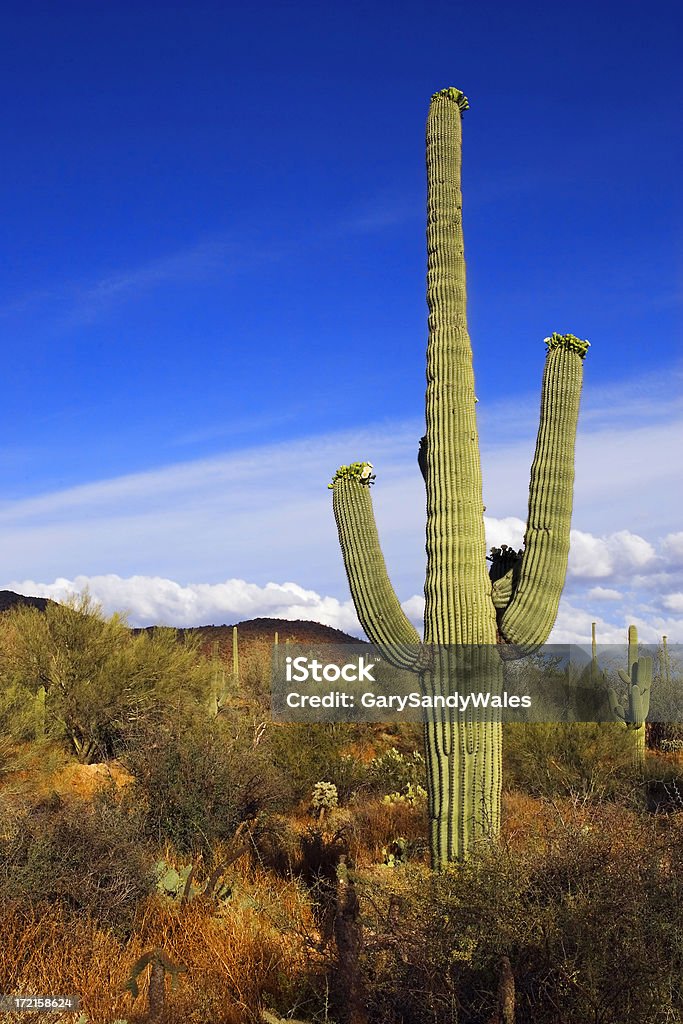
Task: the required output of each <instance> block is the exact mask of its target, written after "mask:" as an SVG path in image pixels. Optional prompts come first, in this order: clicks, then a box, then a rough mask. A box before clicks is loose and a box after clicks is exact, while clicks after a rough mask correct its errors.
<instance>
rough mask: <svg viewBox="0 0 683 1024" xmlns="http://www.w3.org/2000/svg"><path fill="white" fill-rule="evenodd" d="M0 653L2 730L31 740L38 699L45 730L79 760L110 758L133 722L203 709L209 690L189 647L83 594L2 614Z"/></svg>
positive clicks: (207, 673)
mask: <svg viewBox="0 0 683 1024" xmlns="http://www.w3.org/2000/svg"><path fill="white" fill-rule="evenodd" d="M0 652H1V654H2V658H1V659H0V728H2V729H3V731H5V732H7V733H10V734H12V735H14V736H15V737H17V738H20V739H27V738H30V737H31V736H32V735H34V733H35V729H36V717H37V716H36V701H38V704H39V706H40V707H41V716H40V723H41V726H42V725H43V723H44V729H45V731H46V733H47V734H48V735H49V736H51V737H52V738H55V739H64V740H66V742H67V743H68V744H69V746H70V747H71V749H72V751H73V752H74V753H75V754H76V756H77V757H78V759H79V760H80V761H82V762H84V763H91V762H93V761H95V760H97V759H101V758H106V757H111V756H114V755H115V754H116V753H117V752H118V751H119V750H120V748H121V746H122V744H123V742H124V740H125V737H126V735H128V734H129V733H130V732H131V731H132V730H134V729H135V728H136V726H137V724H138V723H139V722H140V721H141V720H145V721H154V720H155V718H158V717H159V716H160V715H161V713H162V712H163V711H164V710H165V709H167V708H169V707H170V708H174V707H176V708H178V709H180V708H181V707H182V706H183V705H187V704H194V703H204V704H206V702H207V700H208V695H209V691H210V685H211V668H210V665H209V663H208V661H207V660H206V659H204V658H202V657H201V656H200V654H199V652H198V649H197V646H196V644H193V643H192V642H186V643H183V644H180V643H178V640H177V635H176V632H175V631H174V630H170V629H155V630H153V631H150V632H147V631H142V632H138V633H134V632H132V631H131V630H130V629H129V628H128V627H127V625H126V623H125V620H124V619H123V618H122V617H121V616H120V615H112V616H110V617H107V616H105V615H104V614H103V612H102V609H101V608H100V607H99V606H98V605H97V604H96V603H95V602H93V600H92V599H91V598H90V596H89V595H88V594H85V595H83V596H81V597H77V598H74V599H72V600H70V601H67V602H66V603H64V604H56V603H55V604H50V605H48V607H47V609H46V610H45V612H41V611H38V610H37V609H35V608H31V607H26V606H20V607H18V608H16V609H13V610H12V611H10V612H8V613H7V614H6V615H4V616H2V618H1V619H0ZM43 691H44V692H43ZM43 701H44V711H43V710H42V703H43Z"/></svg>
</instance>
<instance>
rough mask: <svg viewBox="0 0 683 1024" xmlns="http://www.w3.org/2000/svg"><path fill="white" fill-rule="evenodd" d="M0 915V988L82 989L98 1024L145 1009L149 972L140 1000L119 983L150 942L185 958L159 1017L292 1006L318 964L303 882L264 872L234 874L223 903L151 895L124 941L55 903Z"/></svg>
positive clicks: (232, 1015)
mask: <svg viewBox="0 0 683 1024" xmlns="http://www.w3.org/2000/svg"><path fill="white" fill-rule="evenodd" d="M3 918H4V920H3V944H2V946H1V947H0V978H2V985H3V991H8V992H14V993H38V992H41V993H60V994H69V993H77V994H78V995H80V997H81V1005H82V1008H83V1010H84V1012H85V1013H87V1015H88V1017H89V1018H90V1020H91V1021H92V1022H93V1024H109V1022H111V1021H112V1020H114V1019H115V1018H117V1017H119V1018H125V1019H128V1020H130V1021H133V1020H139V1019H143V1018H144V1012H145V1008H146V999H147V979H146V978H145V979H144V980H143V979H142V978H141V979H140V982H141V984H140V995H139V997H138V999H137V1000H136V1001H135V1003H132V999H131V996H130V994H129V993H126V992H122V991H121V986H122V985H123V984H124V983H125V981H126V980H127V978H128V976H129V975H130V970H131V968H132V966H133V964H134V963H135V962H136V961H137V960H138V959H139V957H140V956H141V955H142V954H143V953H144V952H146V951H147V950H149V949H153V948H158V947H161V948H162V949H164V950H165V952H166V953H167V955H168V956H169V957H170V959H171V960H172V961H173V962H175V963H177V964H183V965H184V966H185V967H186V968H187V970H186V972H184V973H183V974H182V975H181V976H180V977H181V981H180V984H179V987H178V989H177V991H173V992H171V991H169V992H168V994H167V1008H166V1011H165V1014H164V1017H163V1018H160V1020H166V1021H181V1020H182V1021H187V1022H190V1024H192V1022H194V1024H208V1022H209V1021H210V1022H211V1024H239V1022H243V1021H244V1022H250V1021H252V1020H254V1019H257V1018H255V1017H254V1012H255V1010H256V1009H257V1008H258V1007H259V1006H261V1005H272V1006H276V1007H277V1008H281V1009H288V1008H294V1007H296V1006H297V1004H298V1003H300V1002H301V1001H302V1000H303V1001H305V1000H306V999H307V998H310V996H311V993H312V991H313V989H314V987H315V983H316V979H317V976H318V975H319V973H320V970H321V963H320V959H319V958H316V956H315V955H314V954H312V952H311V948H310V945H311V944H309V936H310V935H311V934H312V932H313V927H314V926H313V922H312V917H311V912H310V906H309V902H308V899H307V897H306V896H305V894H304V892H303V890H302V888H301V887H300V886H299V885H298V884H296V883H293V882H290V883H283V882H278V881H276V880H274V879H273V878H272V876H266V875H265V873H262V872H257V873H255V874H254V873H252V875H251V877H248V876H247V875H246V874H244V875H243V876H242V877H241V878H237V879H236V880H235V885H234V891H233V895H232V898H231V900H230V901H228V902H227V903H225V904H222V905H221V906H220V907H218V906H217V905H216V904H215V903H214V902H212V901H202V900H195V901H193V902H192V903H191V904H189V905H187V906H185V907H176V906H172V905H165V904H162V903H161V902H159V901H158V900H157V899H150V900H148V901H146V902H145V903H144V904H143V905H142V906H141V908H140V912H139V914H138V917H137V919H136V922H135V926H134V929H133V933H132V935H131V937H130V938H129V940H128V941H127V942H126V943H123V942H120V941H117V939H116V938H115V937H114V936H113V935H112V934H111V933H110V932H105V931H100V930H98V928H97V927H96V926H95V925H94V924H93V923H92V922H91V921H87V920H82V919H74V918H73V917H70V916H68V915H67V914H66V912H65V911H63V910H62V909H60V908H58V907H44V908H33V909H26V908H23V907H22V908H20V907H18V906H11V907H6V908H4V912H3ZM167 988H168V986H167ZM57 1019H58V1018H56V1017H54V1016H51V1020H52V1021H56V1020H57Z"/></svg>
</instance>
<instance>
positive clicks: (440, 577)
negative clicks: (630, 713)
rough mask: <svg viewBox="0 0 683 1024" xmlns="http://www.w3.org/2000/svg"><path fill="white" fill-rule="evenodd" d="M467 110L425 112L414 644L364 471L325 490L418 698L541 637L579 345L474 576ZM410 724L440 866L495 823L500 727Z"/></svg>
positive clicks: (480, 542)
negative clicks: (419, 610)
mask: <svg viewBox="0 0 683 1024" xmlns="http://www.w3.org/2000/svg"><path fill="white" fill-rule="evenodd" d="M468 107H469V103H468V101H467V98H466V97H465V95H464V94H463V93H462V92H461V91H460V90H459V89H453V88H449V89H442V90H441V91H440V92H437V93H435V94H434V95H433V96H432V100H431V103H430V108H429V115H428V118H427V139H426V142H427V304H428V307H429V341H428V346H427V394H426V402H425V409H426V424H427V429H426V433H425V436H424V437H423V438H422V441H421V442H420V450H419V454H418V464H419V467H420V471H421V473H422V476H423V478H424V481H425V485H426V490H427V531H426V533H427V544H426V547H427V574H426V580H425V614H424V639H423V640H421V638H420V636H419V635H418V633H417V630H416V629H415V627H414V626H413V624H412V623H411V622H410V621H409V620H408V618H407V616H406V614H405V612H404V611H403V609H402V607H401V603H400V601H399V600H398V597H397V596H396V594H395V592H394V590H393V587H392V586H391V583H390V581H389V576H388V573H387V569H386V565H385V562H384V556H383V554H382V550H381V548H380V544H379V538H378V535H377V527H376V525H375V519H374V513H373V508H372V500H371V496H370V489H369V487H368V486H366V485H367V484H369V483H371V482H372V481H373V480H374V477H375V474H374V472H373V467H372V464H371V463H368V462H357V463H353V464H352V465H351V466H342V467H341V468H340V469H339V470H338V471H337V473H336V474H335V476H334V479H333V481H332V484H331V487H332V493H333V510H334V516H335V520H336V523H337V529H338V532H339V542H340V545H341V549H342V555H343V558H344V565H345V568H346V574H347V577H348V580H349V586H350V590H351V595H352V597H353V601H354V605H355V608H356V613H357V615H358V619H359V621H360V623H361V625H362V627H363V629H364V630H365V633H366V634H367V636H368V637H369V639H370V640H371V641H372V643H374V644H376V645H378V646H379V647H380V648H382V650H383V652H384V653H385V657H386V658H387V660H389V661H391V662H392V664H394V665H396V666H398V667H400V668H403V669H408V670H410V671H413V672H415V673H416V674H417V675H418V677H419V680H420V685H421V688H422V690H423V692H424V693H426V694H429V695H435V694H444V693H452V692H453V691H454V690H456V689H457V688H458V687H459V686H467V687H468V688H470V689H471V688H473V687H475V686H477V688H478V684H481V686H484V687H485V688H486V689H487V690H489V691H495V690H497V689H502V657H501V655H500V654H499V653H498V649H497V647H496V645H514V650H515V653H518V654H524V653H531V652H533V651H534V650H537V649H538V648H539V647H540V646H541V645H542V644H544V643H545V642H546V640H547V639H548V636H549V634H550V630H551V629H552V627H553V624H554V622H555V617H556V615H557V609H558V605H559V601H560V595H561V593H562V589H563V587H564V580H565V574H566V569H567V559H568V555H569V530H570V521H571V511H572V496H573V482H574V445H575V436H576V425H577V419H578V411H579V399H580V394H581V384H582V372H583V359H584V356H585V355H586V351H587V349H588V342H586V341H581V339H579V338H577V337H576V336H575V335H573V334H557V333H553V334H551V335H550V337H549V338H548V339H546V363H545V370H544V374H543V382H542V395H541V414H540V424H539V430H538V436H537V441H536V451H535V455H534V460H533V463H532V467H531V481H530V486H529V509H528V516H527V526H526V532H525V536H524V548H523V551H522V552H521V554H520V553H519V552H512V553H510V554H508V553H506V554H504V555H502V549H500V552H501V553H499V554H495V555H494V558H493V564H492V569H493V572H492V573H490V574H489V572H488V571H487V564H486V539H485V533H484V503H483V493H482V476H481V461H480V456H479V440H478V435H477V423H476V412H475V407H476V402H477V398H476V394H475V388H474V372H473V367H472V348H471V344H470V338H469V334H468V330H467V294H466V275H465V256H464V240H463V230H462V193H461V184H460V182H461V146H462V143H461V140H462V124H461V121H462V115H463V113H464V111H466V110H467V109H468ZM421 643H423V644H424V645H425V647H426V651H425V652H424V653H422V654H421V653H420V650H419V645H420V644H421ZM510 649H511V648H510V647H508V650H510ZM473 652H474V653H473ZM425 654H426V656H425ZM424 731H425V751H426V761H427V792H428V801H429V819H430V846H431V855H432V864H433V866H434V867H435V868H440V867H442V866H443V865H444V864H446V863H447V862H448V861H459V860H462V859H463V858H464V857H466V856H467V854H468V851H469V850H470V849H471V848H472V846H473V845H474V844H475V843H476V842H478V841H479V840H481V839H482V838H484V837H495V836H496V835H497V833H498V831H499V828H500V799H501V763H502V727H501V724H500V722H496V721H494V720H492V719H487V717H486V715H485V714H480V715H479V717H476V716H475V718H474V720H473V719H463V718H462V717H458V715H457V714H455V713H452V712H450V711H444V712H443V715H442V717H440V718H439V717H438V716H434V717H431V718H430V720H429V721H426V722H425V727H424Z"/></svg>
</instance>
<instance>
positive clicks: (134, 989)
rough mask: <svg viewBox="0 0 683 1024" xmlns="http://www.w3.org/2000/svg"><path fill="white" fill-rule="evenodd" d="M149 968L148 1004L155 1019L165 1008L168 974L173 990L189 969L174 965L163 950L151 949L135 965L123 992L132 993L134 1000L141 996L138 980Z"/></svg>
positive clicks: (150, 1014)
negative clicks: (180, 975) (181, 975)
mask: <svg viewBox="0 0 683 1024" xmlns="http://www.w3.org/2000/svg"><path fill="white" fill-rule="evenodd" d="M147 967H151V972H150V977H149V991H148V995H147V1002H148V1006H149V1016H150V1017H151V1018H154V1017H158V1016H159V1014H160V1013H161V1011H162V1010H163V1008H164V1001H165V998H166V975H167V974H168V975H169V976H170V978H171V988H175V986H176V985H177V983H178V975H179V974H181V973H183V972H185V971H186V970H187V967H185V966H184V965H183V964H174V963H173V961H172V960H171V959H170V957H169V956H168V955H167V953H166V952H165V951H164V950H163V949H150V950H149V951H148V952H147V953H143V954H142V956H141V957H140V959H139V960H137V961H136V962H135V963H134V964H133V968H132V970H131V972H130V976H129V978H128V980H127V981H126V982H125V983H124V984H123V985H122V989H123V991H128V992H130V994H131V995H132V997H133V999H134V1000H135V999H137V997H138V995H139V994H140V990H139V987H138V978H139V976H140V975H141V974H142V972H143V971H144V970H145V969H146V968H147Z"/></svg>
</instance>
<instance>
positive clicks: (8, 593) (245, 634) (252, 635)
mask: <svg viewBox="0 0 683 1024" xmlns="http://www.w3.org/2000/svg"><path fill="white" fill-rule="evenodd" d="M53 603H55V602H53V601H52V600H51V599H50V598H49V597H25V596H24V595H23V594H15V593H14V591H13V590H0V612H6V611H9V609H10V608H15V607H16V606H17V605H21V604H24V605H30V606H31V607H33V608H38V609H39V611H41V612H44V611H45V609H46V607H47V605H48V604H53ZM234 625H236V626H237V627H238V630H239V641H240V651H241V650H242V645H243V644H245V646H246V648H249V647H251V646H253V645H254V644H259V643H263V642H266V643H268V644H272V642H273V638H274V636H275V633H277V634H278V639H279V640H280V641H281V643H285V642H286V641H287V640H289V641H291V643H294V644H319V643H327V644H360V643H363V642H364V641H362V640H359V639H358V638H357V637H355V636H349V634H348V633H343V632H342V631H341V630H340V629H334V628H333V627H332V626H323V625H322V623H320V622H309V621H307V620H304V619H294V620H291V619H265V618H260V619H246V620H245V621H244V622H236V623H234ZM144 629H145V631H149V630H151V629H154V626H146V627H144ZM232 629H233V626H232V625H223V626H191V627H187V628H185V629H178V634H179V636H180V637H185V636H200V637H201V638H202V647H205V648H207V649H211V647H212V646H213V644H214V643H218V645H219V648H220V649H221V650H223V649H228V648H230V649H232ZM133 632H134V633H140V632H143V629H142V628H138V629H134V630H133Z"/></svg>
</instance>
